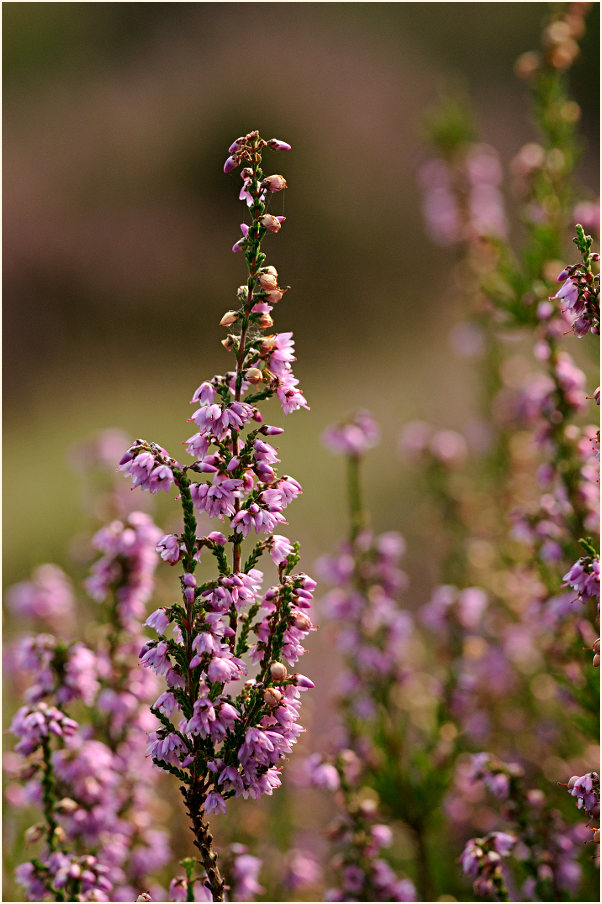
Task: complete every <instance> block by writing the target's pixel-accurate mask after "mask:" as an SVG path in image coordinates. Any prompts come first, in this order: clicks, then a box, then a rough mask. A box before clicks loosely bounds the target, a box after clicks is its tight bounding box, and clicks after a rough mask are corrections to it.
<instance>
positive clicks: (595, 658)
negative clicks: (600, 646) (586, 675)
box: [594, 653, 600, 669]
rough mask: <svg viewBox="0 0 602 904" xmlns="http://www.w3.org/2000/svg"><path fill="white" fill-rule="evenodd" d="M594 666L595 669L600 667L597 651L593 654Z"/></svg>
mask: <svg viewBox="0 0 602 904" xmlns="http://www.w3.org/2000/svg"><path fill="white" fill-rule="evenodd" d="M594 668H595V669H598V668H600V654H599V653H596V654H595V656H594Z"/></svg>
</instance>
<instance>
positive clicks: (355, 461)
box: [347, 455, 367, 543]
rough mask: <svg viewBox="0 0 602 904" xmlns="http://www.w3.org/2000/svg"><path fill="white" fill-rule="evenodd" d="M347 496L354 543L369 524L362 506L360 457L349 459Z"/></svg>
mask: <svg viewBox="0 0 602 904" xmlns="http://www.w3.org/2000/svg"><path fill="white" fill-rule="evenodd" d="M347 494H348V499H349V512H350V515H351V542H352V543H353V542H354V541H355V540H356V538H357V535H358V534H359V533H360V531H361V530H362V529H363V528H364V527H365V526H366V522H367V516H366V512H365V509H364V507H363V504H362V492H361V484H360V457H359V455H350V456H349V457H348V458H347Z"/></svg>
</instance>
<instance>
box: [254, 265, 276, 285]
mask: <svg viewBox="0 0 602 904" xmlns="http://www.w3.org/2000/svg"><path fill="white" fill-rule="evenodd" d="M257 282H258V283H259V285H260V286H261V288H262V289H275V288H277V286H278V271H277V270H276V268H275V267H264V268H263V269H262V270H260V271H259V273H258V274H257Z"/></svg>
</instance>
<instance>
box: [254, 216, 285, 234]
mask: <svg viewBox="0 0 602 904" xmlns="http://www.w3.org/2000/svg"><path fill="white" fill-rule="evenodd" d="M285 219H286V217H273V216H272V214H271V213H264V215H263V216H262V217H260V218H259V223H260V225H261V226H263V228H264V229H267V230H268V231H269V232H280V227H281V226H282V223H283V221H284V220H285Z"/></svg>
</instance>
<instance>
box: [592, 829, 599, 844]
mask: <svg viewBox="0 0 602 904" xmlns="http://www.w3.org/2000/svg"><path fill="white" fill-rule="evenodd" d="M593 841H594V844H600V829H594V835H593Z"/></svg>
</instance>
